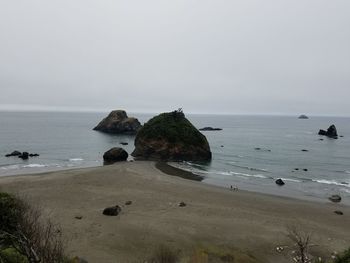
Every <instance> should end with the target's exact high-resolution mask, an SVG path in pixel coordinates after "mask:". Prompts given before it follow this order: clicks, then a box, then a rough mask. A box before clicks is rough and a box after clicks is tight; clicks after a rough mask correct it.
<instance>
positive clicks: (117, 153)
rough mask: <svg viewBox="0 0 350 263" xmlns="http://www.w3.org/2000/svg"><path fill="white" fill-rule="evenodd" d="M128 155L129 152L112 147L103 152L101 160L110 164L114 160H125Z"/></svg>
mask: <svg viewBox="0 0 350 263" xmlns="http://www.w3.org/2000/svg"><path fill="white" fill-rule="evenodd" d="M128 156H129V154H128V153H127V152H126V151H125V150H124V149H123V148H119V147H113V148H112V149H109V150H108V151H107V152H105V153H104V155H103V160H104V162H105V164H110V163H114V162H120V161H126V160H127V159H128Z"/></svg>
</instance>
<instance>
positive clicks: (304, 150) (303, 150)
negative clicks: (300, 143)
mask: <svg viewBox="0 0 350 263" xmlns="http://www.w3.org/2000/svg"><path fill="white" fill-rule="evenodd" d="M301 151H302V152H308V151H309V150H306V149H302V150H301Z"/></svg>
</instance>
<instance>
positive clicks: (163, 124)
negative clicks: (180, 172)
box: [131, 109, 211, 161]
mask: <svg viewBox="0 0 350 263" xmlns="http://www.w3.org/2000/svg"><path fill="white" fill-rule="evenodd" d="M131 155H132V156H134V157H136V158H139V159H153V160H167V161H169V160H170V161H184V160H186V161H209V160H211V151H210V147H209V143H208V141H207V139H206V138H205V136H204V135H203V134H202V133H200V132H199V131H198V130H197V129H196V128H195V127H194V126H193V125H192V124H191V122H190V121H189V120H187V119H186V117H185V115H184V114H183V112H182V110H181V109H180V110H178V111H173V112H169V113H162V114H160V115H158V116H156V117H153V118H152V119H151V120H149V121H148V122H147V123H146V124H145V125H144V126H143V127H142V128H141V129H140V130H139V132H138V133H137V135H136V138H135V150H134V151H133V153H132V154H131Z"/></svg>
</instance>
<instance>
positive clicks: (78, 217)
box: [74, 216, 83, 220]
mask: <svg viewBox="0 0 350 263" xmlns="http://www.w3.org/2000/svg"><path fill="white" fill-rule="evenodd" d="M74 218H75V219H78V220H81V219H83V217H82V216H75V217H74Z"/></svg>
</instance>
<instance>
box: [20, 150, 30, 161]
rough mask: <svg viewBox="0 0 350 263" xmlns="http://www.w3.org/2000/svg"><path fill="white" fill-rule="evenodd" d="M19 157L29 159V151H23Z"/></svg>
mask: <svg viewBox="0 0 350 263" xmlns="http://www.w3.org/2000/svg"><path fill="white" fill-rule="evenodd" d="M18 158H21V159H22V160H27V159H28V158H29V153H28V152H23V153H22V154H21V155H18Z"/></svg>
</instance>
